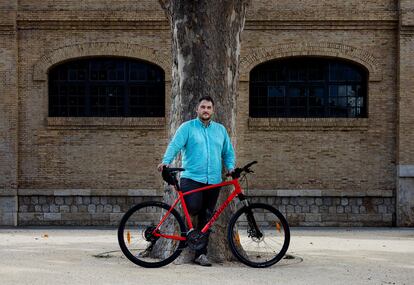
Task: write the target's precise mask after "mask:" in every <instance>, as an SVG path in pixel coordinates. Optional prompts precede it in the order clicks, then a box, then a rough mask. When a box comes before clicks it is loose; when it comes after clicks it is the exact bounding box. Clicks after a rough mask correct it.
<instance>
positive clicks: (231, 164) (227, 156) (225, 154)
mask: <svg viewBox="0 0 414 285" xmlns="http://www.w3.org/2000/svg"><path fill="white" fill-rule="evenodd" d="M224 133H225V136H224V143H223V150H222V152H221V156H222V158H223V161H224V166H225V167H226V169H227V170H233V169H234V168H235V167H236V166H235V165H236V156H235V154H234V149H233V145H232V144H231V141H230V137H229V135H228V134H227V130H226V129H224Z"/></svg>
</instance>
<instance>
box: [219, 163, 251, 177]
mask: <svg viewBox="0 0 414 285" xmlns="http://www.w3.org/2000/svg"><path fill="white" fill-rule="evenodd" d="M256 163H257V161H256V160H255V161H252V162H250V163H248V164H246V165H245V166H243V167H241V168H239V167H238V168H236V169H234V171H233V172H232V173H230V174H228V175H226V176H231V177H232V178H233V179H236V178H240V176H241V174H242V173H243V172H246V173H253V172H254V171H253V170H251V169H250V166H252V165H253V164H256Z"/></svg>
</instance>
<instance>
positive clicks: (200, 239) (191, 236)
mask: <svg viewBox="0 0 414 285" xmlns="http://www.w3.org/2000/svg"><path fill="white" fill-rule="evenodd" d="M207 241H208V234H203V233H202V232H200V231H199V230H191V231H189V232H188V233H187V245H188V247H189V248H191V249H192V250H200V249H202V248H203V247H204V246H205V245H206V244H207Z"/></svg>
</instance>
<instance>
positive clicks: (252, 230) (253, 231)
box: [238, 193, 263, 239]
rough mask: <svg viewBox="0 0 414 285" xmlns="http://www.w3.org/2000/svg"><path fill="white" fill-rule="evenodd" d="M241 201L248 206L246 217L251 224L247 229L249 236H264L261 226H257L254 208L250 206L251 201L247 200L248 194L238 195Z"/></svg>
mask: <svg viewBox="0 0 414 285" xmlns="http://www.w3.org/2000/svg"><path fill="white" fill-rule="evenodd" d="M238 198H239V200H240V202H242V203H243V204H244V205H245V207H246V219H247V224H248V225H249V229H248V230H247V232H248V234H249V237H254V238H258V239H260V238H262V237H263V233H262V232H261V231H260V229H259V227H258V226H257V223H256V219H255V218H254V215H253V212H252V209H251V208H250V202H249V201H248V200H247V198H246V196H244V195H243V194H242V193H240V194H239V195H238Z"/></svg>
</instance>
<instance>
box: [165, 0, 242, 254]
mask: <svg viewBox="0 0 414 285" xmlns="http://www.w3.org/2000/svg"><path fill="white" fill-rule="evenodd" d="M159 1H160V4H161V6H162V7H163V9H164V10H165V12H166V14H167V16H168V18H169V20H170V24H171V34H172V58H173V66H172V94H171V95H172V104H171V116H170V122H169V126H170V132H169V133H170V136H173V135H174V133H175V131H176V130H177V128H178V127H179V126H180V124H181V123H183V122H184V121H187V120H190V119H193V118H194V117H195V115H196V114H195V108H196V105H197V103H198V99H199V98H200V97H201V96H206V95H208V96H211V97H212V98H213V99H214V101H215V116H214V120H215V121H217V122H220V123H222V124H223V125H224V126H225V127H226V128H227V130H228V132H229V134H230V136H231V138H232V142H233V145H234V146H235V144H236V128H235V120H236V104H235V101H236V96H237V90H238V81H239V57H240V36H241V32H242V30H243V27H244V21H245V12H246V7H247V5H248V2H249V0H223V1H211V0H199V1H198V0H159ZM222 190H223V191H222V193H221V195H220V198H219V201H218V203H217V205H219V204H220V203H221V202H222V201H223V198H224V197H226V196H228V194H229V191H230V190H231V189H222ZM165 199H166V198H165ZM168 202H169V201H168ZM230 214H231V211H227V212H224V213H223V214H222V216H221V217H220V219H219V220H218V221H217V222H216V223H215V225H214V227H213V229H214V231H215V232H214V233H213V234H212V235H211V237H210V242H209V248H208V251H209V256H210V257H211V259H213V260H215V261H224V260H229V259H230V257H231V253H230V250H229V248H228V245H227V239H226V235H227V234H226V227H227V222H228V220H229V217H230Z"/></svg>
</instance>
